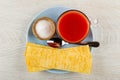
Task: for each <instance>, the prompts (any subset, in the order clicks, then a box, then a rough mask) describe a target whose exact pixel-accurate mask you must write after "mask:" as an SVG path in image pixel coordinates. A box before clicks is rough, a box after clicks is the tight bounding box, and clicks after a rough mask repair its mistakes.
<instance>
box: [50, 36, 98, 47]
mask: <svg viewBox="0 0 120 80" xmlns="http://www.w3.org/2000/svg"><path fill="white" fill-rule="evenodd" d="M50 40H53V41H54V42H53V43H49V42H48V44H51V45H54V46H55V45H57V47H60V46H61V45H64V44H78V45H89V46H90V47H99V46H100V43H99V42H98V41H91V42H82V43H68V42H65V41H63V40H62V39H60V38H52V39H50Z"/></svg>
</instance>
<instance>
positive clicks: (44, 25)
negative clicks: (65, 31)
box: [35, 20, 53, 38]
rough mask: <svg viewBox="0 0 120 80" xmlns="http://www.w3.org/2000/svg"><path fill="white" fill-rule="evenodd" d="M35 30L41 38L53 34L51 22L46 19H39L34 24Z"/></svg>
mask: <svg viewBox="0 0 120 80" xmlns="http://www.w3.org/2000/svg"><path fill="white" fill-rule="evenodd" d="M35 30H36V33H37V34H38V36H40V37H41V38H49V37H50V36H51V35H52V34H53V29H52V24H51V23H50V22H49V21H47V20H40V21H39V22H38V23H37V24H36V27H35Z"/></svg>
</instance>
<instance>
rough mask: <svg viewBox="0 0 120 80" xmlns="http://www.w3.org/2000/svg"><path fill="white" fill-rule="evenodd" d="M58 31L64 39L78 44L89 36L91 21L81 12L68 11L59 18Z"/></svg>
mask: <svg viewBox="0 0 120 80" xmlns="http://www.w3.org/2000/svg"><path fill="white" fill-rule="evenodd" d="M57 29H58V33H59V35H60V36H61V37H62V39H64V40H65V41H68V42H71V43H76V42H80V41H81V40H83V39H84V38H85V37H86V36H87V34H88V31H89V21H88V19H87V17H86V16H85V15H84V14H83V13H81V12H79V11H68V12H65V13H64V14H63V15H62V16H61V17H60V18H59V20H58V25H57Z"/></svg>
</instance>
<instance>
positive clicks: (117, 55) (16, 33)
mask: <svg viewBox="0 0 120 80" xmlns="http://www.w3.org/2000/svg"><path fill="white" fill-rule="evenodd" d="M58 5H61V6H66V7H72V8H75V9H78V10H81V11H83V12H84V13H86V14H87V15H88V17H89V18H90V19H91V22H92V26H91V27H92V30H93V33H94V40H97V41H100V43H101V46H100V47H99V48H94V49H93V50H92V56H93V68H92V73H91V74H90V75H85V74H78V73H69V74H52V73H48V72H36V73H28V72H27V70H26V66H25V61H24V49H25V35H26V29H27V25H28V23H29V22H30V20H31V19H32V18H33V17H34V16H35V14H37V13H38V12H40V11H41V10H44V9H47V8H49V7H53V6H58ZM0 6H1V7H0V79H1V80H80V79H81V80H113V79H114V80H120V76H119V75H120V48H119V47H120V46H119V44H120V36H119V34H120V2H119V0H109V1H108V0H69V1H68V0H51V1H49V0H45V1H43V0H29V1H28V0H0ZM96 19H97V20H98V23H97V24H95V23H94V20H96ZM56 76H57V77H56Z"/></svg>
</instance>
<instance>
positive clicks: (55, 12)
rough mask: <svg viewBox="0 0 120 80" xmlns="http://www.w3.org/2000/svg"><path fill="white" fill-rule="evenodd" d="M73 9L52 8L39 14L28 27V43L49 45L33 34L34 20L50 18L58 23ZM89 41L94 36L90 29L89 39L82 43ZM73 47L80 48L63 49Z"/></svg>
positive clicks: (61, 72) (71, 45) (56, 71)
mask: <svg viewBox="0 0 120 80" xmlns="http://www.w3.org/2000/svg"><path fill="white" fill-rule="evenodd" d="M70 9H72V8H66V7H59V6H58V7H52V8H48V9H46V10H44V11H42V12H40V13H38V14H37V15H36V16H35V17H34V18H33V19H32V20H31V22H30V24H29V25H28V30H27V35H26V42H32V43H36V44H41V45H46V46H48V45H47V42H46V40H39V39H37V38H36V37H35V36H34V35H33V33H32V26H31V25H32V23H33V22H34V20H36V19H38V18H40V17H44V16H45V17H49V18H51V19H52V20H54V22H57V19H58V17H59V16H60V15H61V14H62V13H63V12H65V11H67V10H70ZM88 41H93V35H92V31H91V29H90V31H89V34H88V35H87V37H86V38H85V39H84V40H83V41H82V42H88ZM73 46H78V45H75V44H66V45H64V46H62V48H65V47H73ZM47 71H48V72H51V73H59V74H63V73H68V71H62V70H47Z"/></svg>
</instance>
